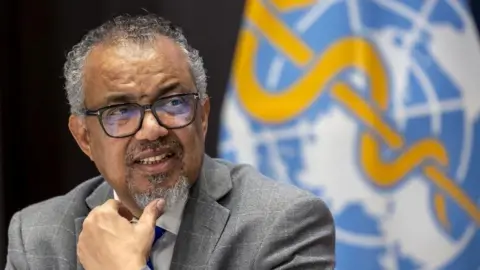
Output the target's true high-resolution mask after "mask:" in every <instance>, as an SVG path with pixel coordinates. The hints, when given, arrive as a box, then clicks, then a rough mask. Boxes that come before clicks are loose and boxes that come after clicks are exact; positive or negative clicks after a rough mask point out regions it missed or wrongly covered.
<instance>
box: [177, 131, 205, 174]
mask: <svg viewBox="0 0 480 270" xmlns="http://www.w3.org/2000/svg"><path fill="white" fill-rule="evenodd" d="M176 136H177V137H178V138H179V140H180V142H181V144H182V146H183V155H184V156H183V163H184V164H183V166H184V170H185V171H186V172H187V174H188V176H189V178H191V179H192V178H196V175H195V174H196V173H198V171H199V167H200V165H201V164H200V162H201V160H202V157H203V153H204V146H203V145H204V141H203V135H202V131H201V128H200V129H199V128H198V126H197V125H190V126H188V127H186V128H184V129H182V130H178V132H177V133H176Z"/></svg>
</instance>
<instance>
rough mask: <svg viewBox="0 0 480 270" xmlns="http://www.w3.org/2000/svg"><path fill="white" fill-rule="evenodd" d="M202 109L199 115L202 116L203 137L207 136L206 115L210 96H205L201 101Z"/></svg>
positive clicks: (208, 112) (208, 109)
mask: <svg viewBox="0 0 480 270" xmlns="http://www.w3.org/2000/svg"><path fill="white" fill-rule="evenodd" d="M201 102H202V104H203V105H202V111H201V113H200V115H201V116H202V131H203V137H204V138H205V137H206V136H207V129H208V116H209V115H210V98H208V97H206V98H205V99H203V100H202V101H201Z"/></svg>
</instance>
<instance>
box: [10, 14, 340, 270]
mask: <svg viewBox="0 0 480 270" xmlns="http://www.w3.org/2000/svg"><path fill="white" fill-rule="evenodd" d="M65 78H66V87H65V88H66V91H67V96H68V100H69V102H70V106H71V117H70V119H69V128H70V130H71V133H72V135H73V137H74V138H75V140H76V141H77V143H78V145H79V146H80V148H81V150H82V151H83V152H84V153H85V154H86V155H87V156H88V157H89V158H90V159H91V160H92V161H93V162H94V163H95V165H96V166H97V168H98V170H99V171H100V173H101V176H99V177H96V178H93V179H91V180H88V181H86V182H84V183H82V184H81V185H79V186H78V187H76V188H75V189H74V190H72V191H71V192H69V193H68V194H66V195H64V196H61V197H57V198H53V199H50V200H47V201H45V202H41V203H38V204H36V205H32V206H30V207H27V208H26V209H23V210H22V211H20V212H18V213H16V214H15V215H14V217H13V218H12V221H11V224H10V227H9V247H8V255H7V260H8V262H7V269H82V268H84V269H219V270H220V269H221V270H228V269H259V270H263V269H333V267H334V241H335V235H334V224H333V219H332V216H331V213H330V212H329V210H328V209H327V207H326V206H325V204H324V203H323V202H322V201H321V200H320V199H318V198H316V197H315V196H313V195H311V194H309V193H307V192H306V191H302V190H300V189H297V188H294V187H291V186H286V185H282V184H279V183H277V182H275V181H271V180H270V179H267V178H266V177H264V176H262V175H261V174H260V173H258V172H257V171H255V170H254V169H253V168H252V167H250V166H246V165H235V164H231V163H228V162H226V161H223V160H219V159H212V158H210V157H208V156H207V155H205V154H204V142H205V134H206V132H207V127H208V115H209V110H210V101H209V99H208V97H207V94H206V88H207V87H206V76H205V70H204V68H203V63H202V59H201V58H200V56H199V54H198V52H197V51H196V50H195V49H193V48H191V47H190V46H189V45H188V43H187V41H186V39H185V37H184V36H183V35H182V33H181V31H180V30H179V29H178V28H177V27H175V26H173V25H172V24H170V23H169V22H167V21H165V20H164V19H162V18H159V17H156V16H153V15H146V16H138V17H131V16H120V17H117V18H115V19H114V20H112V21H110V22H107V23H105V24H103V25H102V26H100V27H99V28H97V29H95V30H93V31H91V32H89V33H88V34H87V35H86V36H85V37H84V38H83V39H82V41H81V42H80V43H79V44H78V45H76V46H75V47H74V48H73V50H72V51H71V52H70V53H69V54H68V57H67V62H66V64H65Z"/></svg>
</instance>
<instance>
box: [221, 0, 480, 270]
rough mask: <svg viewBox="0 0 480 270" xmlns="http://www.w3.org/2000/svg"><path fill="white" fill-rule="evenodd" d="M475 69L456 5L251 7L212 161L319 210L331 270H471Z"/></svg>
mask: <svg viewBox="0 0 480 270" xmlns="http://www.w3.org/2000/svg"><path fill="white" fill-rule="evenodd" d="M479 65H480V51H479V50H478V43H477V36H476V28H475V25H474V23H473V21H472V20H471V18H470V14H469V12H468V7H467V4H466V3H464V2H462V1H454V0H451V1H446V0H445V1H441V0H438V1H436V0H431V1H413V0H409V1H394V0H371V1H366V0H363V1H355V0H351V1H340V0H331V1H308V0H302V1H283V0H270V1H261V0H250V1H247V6H246V11H245V23H244V25H243V27H242V30H241V33H240V37H239V40H238V44H237V51H236V53H235V61H234V64H233V69H232V78H231V82H230V85H229V88H228V92H227V95H226V97H225V101H224V108H223V112H222V122H221V134H220V140H221V142H220V145H219V153H220V156H221V157H222V158H225V159H228V160H231V161H234V162H243V163H249V164H252V165H254V166H255V167H257V168H258V169H259V170H260V171H261V172H262V173H264V174H266V175H268V176H270V177H272V178H273V179H275V180H278V181H283V182H287V183H292V184H294V185H296V186H298V187H300V188H304V189H308V190H310V191H312V192H313V193H315V194H316V195H318V196H320V197H322V198H323V199H324V200H325V201H326V202H327V204H328V205H329V206H330V209H331V210H332V213H333V215H334V218H335V222H336V228H337V231H336V233H337V260H338V264H337V269H456V270H457V269H479V267H480V256H478V255H477V254H478V250H480V234H479V230H478V226H479V225H480V210H479V207H478V206H479V196H480V182H479V179H480V166H477V165H476V164H477V163H478V162H479V161H480V121H479V116H480V91H479V89H478V86H479V85H480V84H479V82H480V79H478V78H479V76H478V75H477V74H476V73H477V72H478V71H479V70H480V66H479Z"/></svg>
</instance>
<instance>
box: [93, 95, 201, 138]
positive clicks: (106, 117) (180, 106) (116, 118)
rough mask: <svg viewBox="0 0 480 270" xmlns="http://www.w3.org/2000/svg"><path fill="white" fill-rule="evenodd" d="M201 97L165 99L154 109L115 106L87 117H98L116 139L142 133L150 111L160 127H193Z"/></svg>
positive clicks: (134, 105) (183, 96) (185, 96)
mask: <svg viewBox="0 0 480 270" xmlns="http://www.w3.org/2000/svg"><path fill="white" fill-rule="evenodd" d="M199 99H200V96H199V95H198V93H187V94H178V95H172V96H168V97H162V98H160V99H158V100H157V101H155V102H154V103H153V104H150V105H140V104H137V103H123V104H115V105H110V106H106V107H103V108H100V109H98V110H86V111H85V115H86V116H97V117H98V120H99V121H100V125H101V126H102V128H103V131H105V133H106V134H107V135H108V136H110V137H113V138H124V137H128V136H132V135H133V134H135V133H137V131H139V130H140V128H141V127H142V123H143V118H144V116H145V112H146V111H151V112H152V114H153V116H154V117H155V119H156V120H157V122H158V124H159V125H160V126H162V127H164V128H167V129H178V128H183V127H186V126H188V125H190V124H191V123H192V122H193V120H194V119H195V112H196V109H197V100H199Z"/></svg>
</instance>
